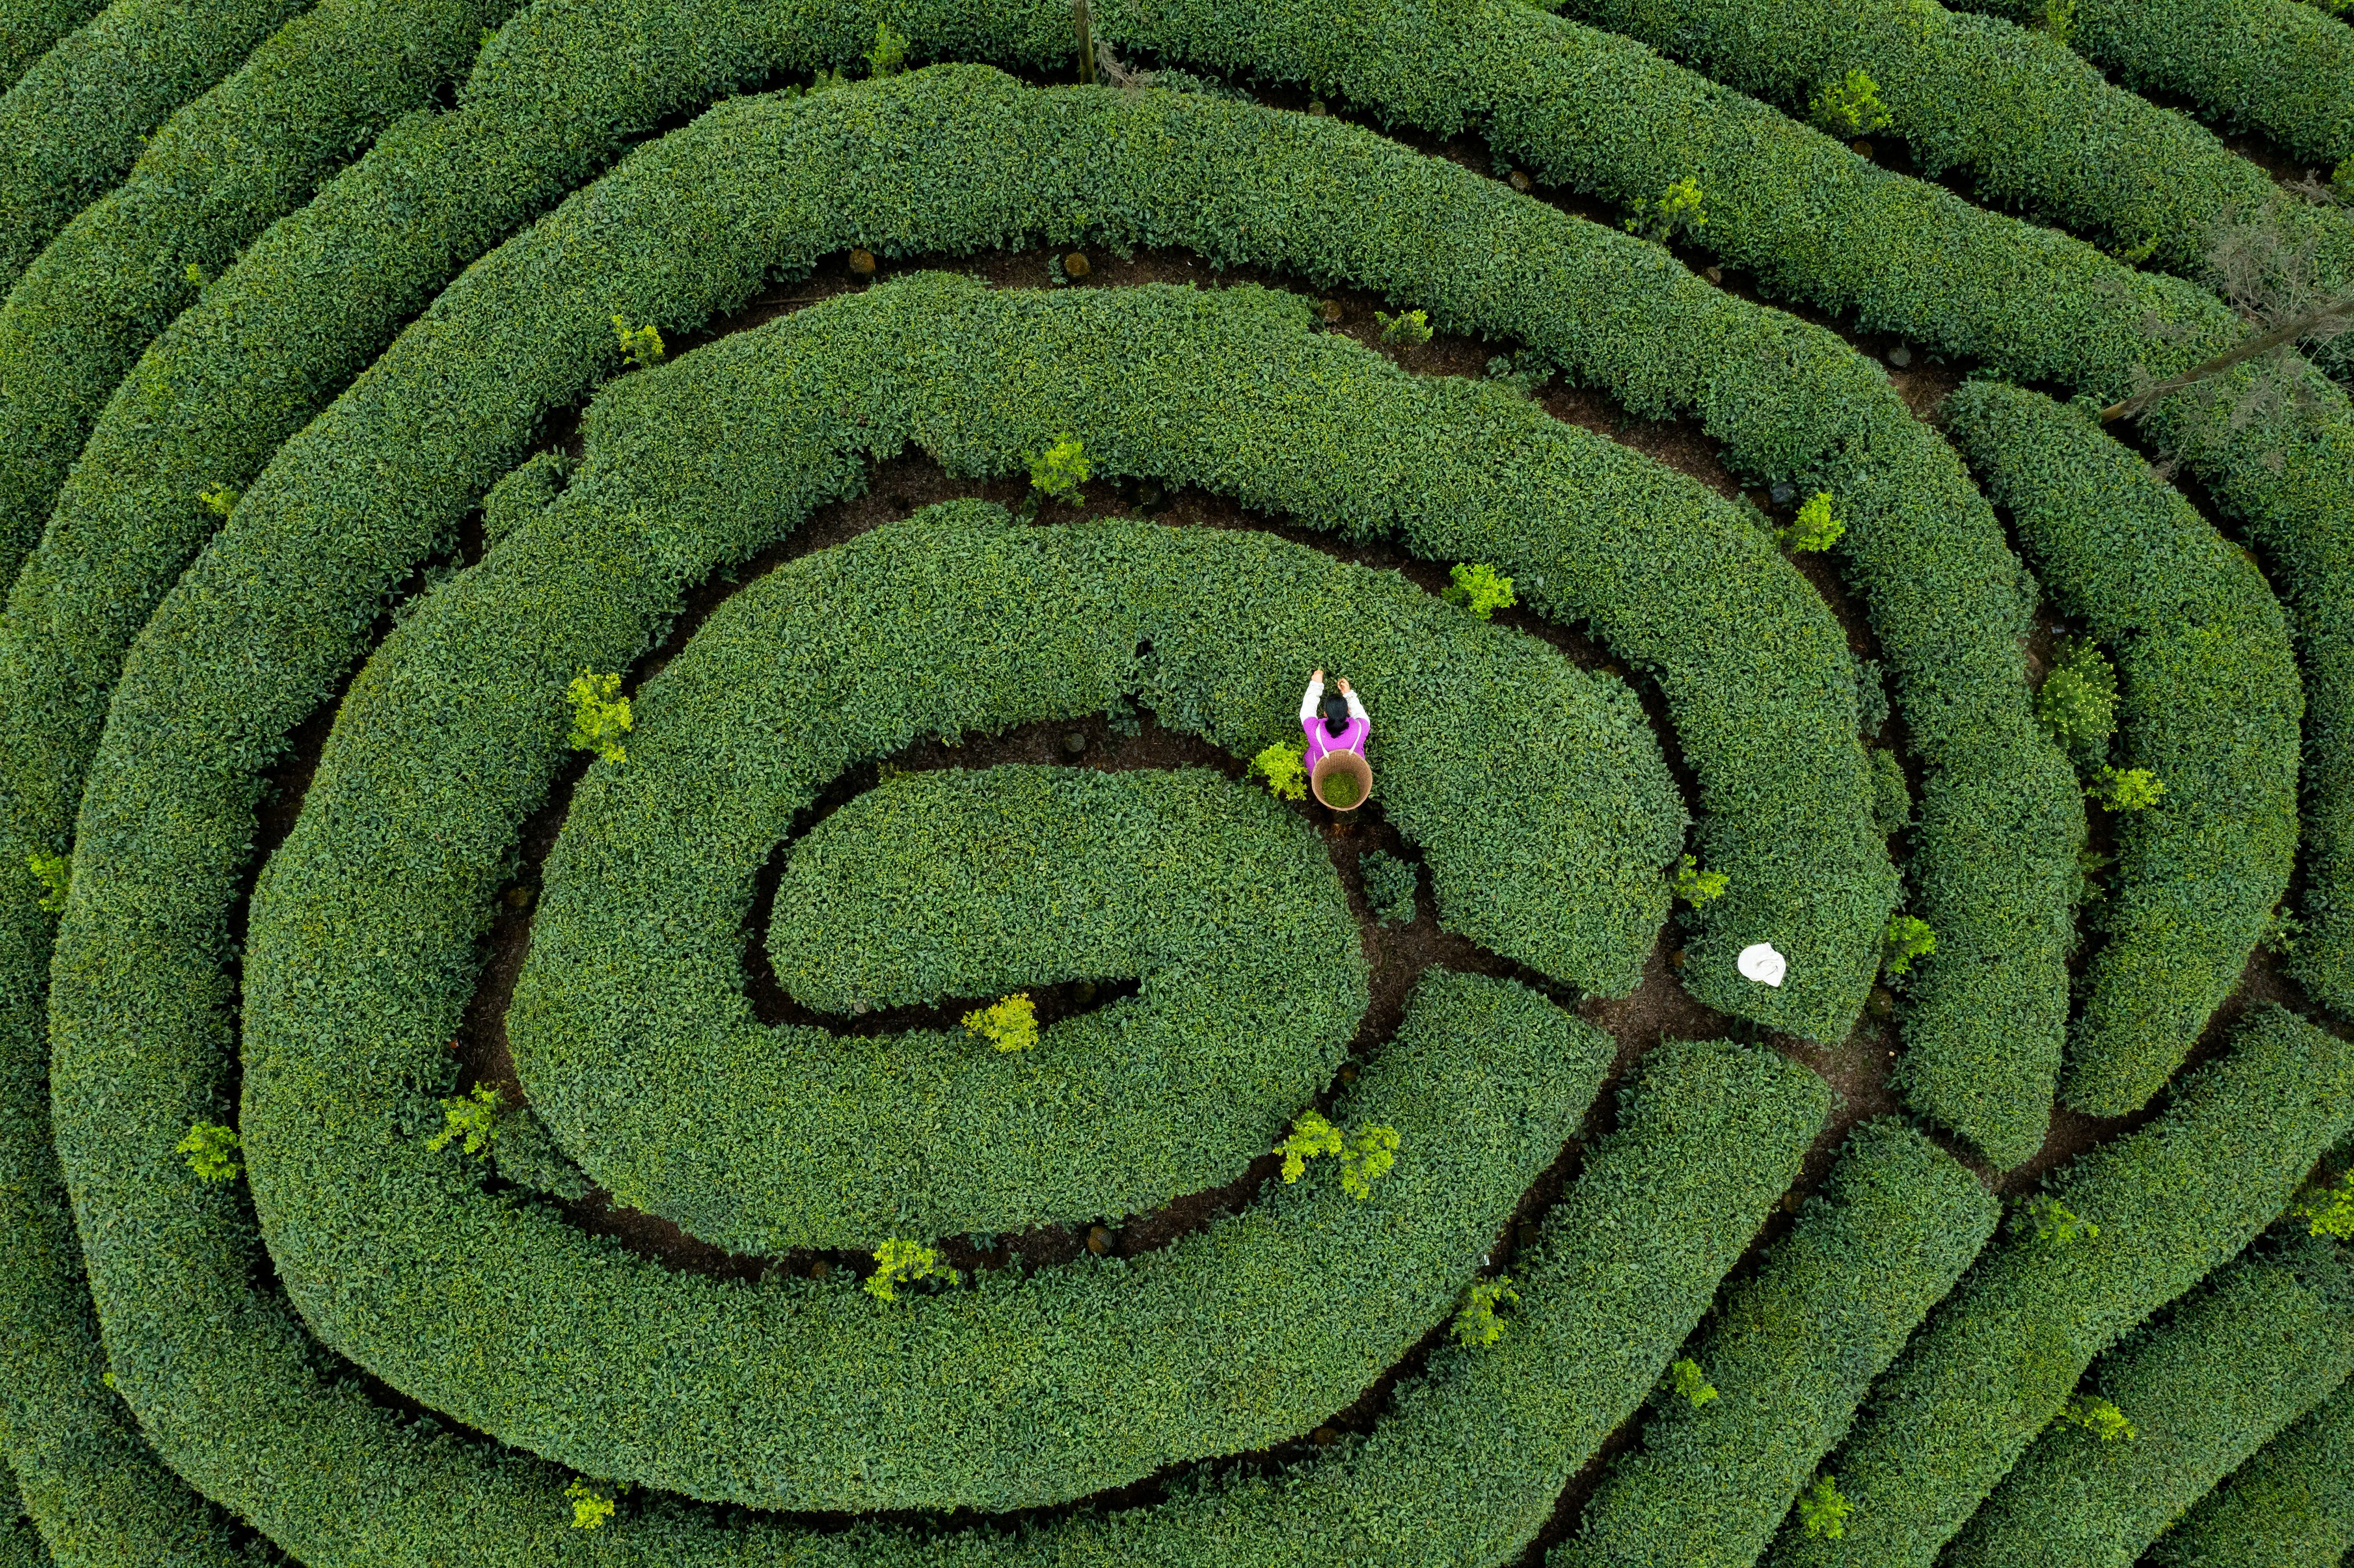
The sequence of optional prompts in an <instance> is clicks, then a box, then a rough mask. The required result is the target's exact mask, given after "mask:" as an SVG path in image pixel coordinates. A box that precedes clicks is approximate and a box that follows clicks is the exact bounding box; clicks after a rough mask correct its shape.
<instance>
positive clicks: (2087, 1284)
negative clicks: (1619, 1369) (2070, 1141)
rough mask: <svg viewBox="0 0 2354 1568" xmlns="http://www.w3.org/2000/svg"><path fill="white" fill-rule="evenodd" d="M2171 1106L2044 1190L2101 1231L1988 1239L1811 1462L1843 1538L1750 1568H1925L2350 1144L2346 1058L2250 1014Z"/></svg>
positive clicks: (2353, 1085)
mask: <svg viewBox="0 0 2354 1568" xmlns="http://www.w3.org/2000/svg"><path fill="white" fill-rule="evenodd" d="M2168 1096H2169V1099H2168V1104H2167V1106H2166V1108H2165V1109H2164V1111H2163V1112H2162V1113H2161V1114H2160V1115H2159V1116H2158V1118H2157V1119H2156V1120H2154V1121H2152V1122H2150V1123H2149V1124H2148V1125H2147V1126H2146V1127H2144V1128H2141V1129H2140V1130H2139V1131H2137V1132H2133V1133H2129V1134H2127V1135H2126V1136H2125V1137H2122V1138H2119V1139H2114V1140H2113V1141H2111V1142H2109V1143H2106V1144H2104V1145H2102V1146H2101V1147H2099V1148H2097V1149H2094V1150H2092V1151H2091V1152H2089V1153H2086V1154H2084V1155H2080V1156H2079V1157H2077V1159H2076V1160H2074V1161H2073V1163H2072V1164H2070V1165H2068V1166H2067V1167H2065V1168H2063V1169H2062V1171H2060V1172H2059V1173H2058V1175H2057V1176H2056V1177H2054V1178H2052V1195H2053V1197H2054V1198H2055V1199H2056V1200H2057V1201H2058V1202H2061V1203H2062V1204H2063V1205H2064V1206H2065V1207H2066V1208H2067V1209H2068V1210H2070V1211H2072V1212H2073V1213H2076V1214H2081V1215H2082V1216H2084V1218H2085V1219H2086V1220H2088V1221H2090V1222H2092V1224H2093V1226H2095V1227H2097V1229H2086V1230H2084V1231H2082V1232H2080V1233H2079V1234H2076V1236H2075V1237H2074V1239H2073V1240H2062V1239H2061V1237H2060V1236H2059V1235H2058V1234H2048V1235H2047V1234H2040V1233H2039V1232H2038V1231H2037V1230H2036V1229H2033V1228H2031V1229H2028V1230H2026V1231H2024V1232H2020V1233H2014V1234H2009V1235H2007V1236H2004V1237H2002V1238H2000V1239H1999V1240H1997V1241H1996V1242H1994V1243H1993V1244H1992V1245H1989V1246H1988V1248H1987V1250H1986V1252H1985V1253H1984V1254H1983V1255H1981V1256H1980V1257H1979V1258H1978V1262H1977V1263H1976V1264H1975V1265H1974V1266H1972V1267H1971V1269H1970V1272H1969V1273H1968V1274H1967V1275H1966V1276H1964V1277H1963V1279H1962V1282H1961V1284H1960V1286H1959V1287H1957V1288H1956V1290H1955V1291H1954V1293H1953V1294H1952V1295H1950V1296H1948V1297H1947V1298H1946V1299H1945V1300H1944V1301H1942V1302H1940V1303H1939V1304H1938V1305H1937V1307H1936V1308H1935V1310H1934V1311H1933V1312H1931V1313H1930V1315H1929V1320H1928V1322H1927V1324H1926V1325H1925V1326H1924V1328H1923V1329H1922V1330H1921V1331H1920V1332H1919V1333H1918V1334H1917V1335H1915V1336H1914V1338H1913V1340H1911V1341H1910V1342H1909V1343H1908V1344H1907V1345H1906V1346H1905V1348H1904V1351H1903V1354H1902V1355H1900V1356H1899V1357H1898V1358H1897V1360H1896V1361H1895V1363H1894V1364H1893V1366H1892V1367H1890V1369H1889V1371H1888V1372H1887V1373H1886V1375H1885V1376H1883V1377H1882V1379H1881V1380H1880V1381H1879V1382H1878V1383H1875V1384H1874V1385H1873V1387H1872V1396H1871V1398H1870V1399H1869V1400H1868V1401H1867V1402H1866V1403H1865V1404H1864V1406H1863V1409H1862V1412H1861V1414H1860V1415H1859V1416H1858V1418H1857V1421H1856V1425H1855V1427H1854V1429H1853V1430H1852V1431H1851V1432H1850V1433H1849V1435H1848V1436H1847V1438H1846V1440H1845V1441H1844V1442H1843V1443H1842V1444H1841V1445H1840V1447H1839V1448H1838V1449H1837V1450H1836V1451H1835V1452H1834V1453H1833V1455H1832V1456H1831V1457H1830V1459H1829V1461H1828V1462H1827V1467H1828V1468H1829V1470H1830V1471H1831V1472H1832V1473H1834V1474H1836V1475H1837V1476H1838V1478H1839V1486H1840V1491H1842V1492H1843V1493H1845V1494H1846V1495H1847V1497H1848V1498H1849V1499H1850V1501H1851V1502H1852V1503H1853V1504H1854V1508H1855V1511H1854V1513H1853V1514H1852V1515H1851V1516H1850V1519H1849V1520H1848V1525H1847V1535H1846V1538H1845V1539H1844V1540H1842V1541H1840V1542H1839V1544H1838V1546H1837V1547H1836V1548H1831V1547H1829V1546H1826V1545H1825V1544H1824V1543H1822V1542H1818V1541H1815V1540H1812V1539H1810V1538H1808V1537H1807V1536H1806V1535H1805V1534H1804V1533H1803V1531H1799V1530H1798V1529H1797V1527H1796V1526H1794V1525H1788V1524H1786V1525H1785V1526H1784V1528H1783V1530H1782V1531H1781V1533H1780V1535H1779V1536H1778V1537H1777V1538H1776V1541H1775V1543H1774V1545H1773V1547H1772V1549H1771V1551H1770V1552H1768V1554H1767V1556H1766V1557H1765V1562H1766V1563H1771V1564H1776V1565H1777V1568H1797V1565H1799V1564H1817V1563H1840V1564H1845V1565H1847V1568H1861V1565H1865V1564H1878V1563H1908V1564H1920V1563H1927V1562H1929V1561H1930V1560H1931V1559H1932V1558H1933V1557H1934V1556H1935V1554H1936V1552H1937V1551H1938V1549H1939V1548H1940V1547H1942V1546H1943V1545H1944V1544H1945V1543H1946V1541H1948V1540H1949V1539H1951V1538H1952V1536H1953V1535H1954V1534H1955V1532H1956V1531H1958V1530H1960V1529H1961V1527H1962V1526H1963V1524H1964V1523H1965V1522H1966V1521H1967V1520H1968V1519H1969V1518H1970V1516H1971V1514H1972V1513H1974V1512H1975V1511H1976V1510H1977V1509H1978V1505H1979V1503H1980V1501H1981V1500H1982V1499H1985V1497H1986V1496H1987V1494H1988V1492H1989V1491H1991V1490H1993V1489H1994V1488H1995V1486H1996V1484H1997V1483H1998V1482H1999V1481H2000V1480H2001V1479H2002V1478H2003V1476H2004V1474H2005V1473H2006V1472H2008V1471H2009V1470H2010V1468H2011V1467H2012V1466H2013V1465H2014V1464H2015V1463H2017V1462H2018V1460H2019V1457H2020V1455H2021V1454H2023V1453H2024V1452H2025V1451H2026V1450H2027V1449H2028V1447H2029V1446H2030V1445H2031V1443H2032V1442H2033V1441H2034V1440H2035V1438H2036V1436H2037V1435H2038V1434H2039V1433H2040V1432H2041V1430H2042V1429H2043V1427H2044V1426H2045V1425H2047V1424H2048V1423H2049V1422H2050V1421H2051V1419H2052V1416H2054V1415H2056V1414H2059V1411H2060V1408H2061V1406H2062V1405H2063V1404H2066V1403H2067V1400H2068V1397H2069V1395H2070V1393H2072V1392H2073V1390H2074V1388H2075V1385H2076V1382H2077V1380H2078V1379H2079V1378H2080V1377H2081V1376H2083V1374H2084V1370H2085V1368H2086V1367H2088V1366H2090V1365H2091V1364H2092V1361H2093V1360H2094V1357H2095V1356H2097V1355H2099V1354H2100V1353H2101V1352H2102V1351H2105V1350H2107V1349H2108V1348H2109V1347H2110V1346H2111V1345H2112V1344H2114V1343H2115V1341H2116V1340H2118V1339H2119V1338H2120V1337H2122V1336H2123V1335H2124V1334H2126V1332H2127V1331H2128V1330H2131V1329H2133V1328H2134V1327H2135V1325H2137V1324H2138V1323H2140V1322H2141V1321H2142V1320H2143V1319H2147V1317H2149V1315H2150V1314H2151V1313H2153V1312H2155V1311H2157V1310H2158V1308H2161V1307H2164V1306H2165V1305H2166V1304H2167V1303H2168V1302H2169V1301H2171V1300H2173V1299H2174V1298H2177V1297H2179V1296H2180V1295H2182V1294H2183V1293H2184V1292H2185V1291H2187V1290H2189V1289H2190V1287H2192V1286H2193V1285H2195V1284H2197V1283H2198V1282H2199V1280H2200V1277H2202V1276H2204V1275H2205V1274H2206V1273H2207V1272H2208V1271H2209V1270H2211V1269H2212V1268H2214V1267H2215V1266H2217V1265H2219V1264H2221V1263H2222V1262H2224V1261H2225V1260H2226V1259H2228V1258H2230V1257H2232V1255H2235V1254H2236V1253H2238V1252H2239V1251H2240V1249H2241V1248H2242V1247H2243V1246H2245V1245H2247V1244H2248V1243H2249V1242H2250V1241H2251V1240H2253V1239H2254V1237H2255V1236H2256V1235H2257V1234H2259V1233H2260V1232H2261V1231H2262V1230H2263V1229H2264V1226H2265V1225H2267V1224H2270V1223H2271V1221H2272V1219H2273V1218H2274V1216H2275V1215H2277V1214H2278V1213H2280V1212H2281V1210H2282V1209H2283V1208H2284V1207H2285V1206H2286V1204H2287V1202H2288V1200H2289V1198H2290V1196H2291V1194H2292V1193H2293V1192H2295V1191H2296V1187H2297V1185H2298V1184H2299V1183H2300V1182H2301V1181H2303V1179H2304V1178H2303V1172H2305V1171H2307V1170H2310V1169H2311V1168H2312V1165H2313V1162H2314V1160H2316V1159H2317V1158H2318V1157H2319V1155H2320V1154H2321V1152H2322V1150H2325V1149H2327V1147H2328V1146H2329V1145H2330V1144H2332V1143H2334V1142H2335V1141H2336V1140H2337V1139H2338V1138H2340V1137H2342V1136H2343V1135H2344V1133H2345V1131H2346V1129H2347V1128H2349V1127H2354V1045H2349V1044H2348V1043H2347V1042H2345V1041H2342V1040H2340V1039H2338V1037H2337V1036H2336V1035H2334V1034H2331V1033H2327V1032H2325V1031H2323V1030H2319V1029H2317V1028H2315V1027H2314V1026H2313V1025H2311V1024H2309V1023H2306V1022H2304V1021H2303V1020H2301V1019H2299V1018H2297V1017H2296V1016H2295V1015H2294V1014H2292V1013H2288V1012H2283V1011H2281V1010H2279V1009H2277V1008H2260V1009H2258V1010H2256V1011H2255V1012H2253V1013H2251V1014H2250V1015H2249V1017H2248V1019H2247V1021H2246V1022H2244V1023H2243V1025H2242V1026H2241V1028H2240V1030H2239V1032H2238V1033H2237V1035H2236V1036H2235V1038H2234V1041H2233V1044H2232V1049H2231V1051H2230V1053H2229V1054H2226V1055H2225V1056H2223V1057H2222V1058H2221V1060H2219V1061H2217V1062H2214V1063H2212V1064H2210V1065H2207V1066H2203V1067H2200V1068H2198V1069H2196V1070H2195V1071H2193V1072H2191V1073H2189V1074H2186V1075H2183V1076H2182V1077H2181V1078H2179V1079H2178V1080H2177V1081H2176V1083H2175V1084H2174V1085H2173V1086H2171V1088H2170V1089H2169V1090H2168ZM2128 1414H2130V1413H2128Z"/></svg>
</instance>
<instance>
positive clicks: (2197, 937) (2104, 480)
mask: <svg viewBox="0 0 2354 1568" xmlns="http://www.w3.org/2000/svg"><path fill="white" fill-rule="evenodd" d="M1942 413H1943V416H1944V418H1946V423H1947V429H1949V430H1950V431H1951V432H1952V434H1953V436H1954V439H1955V440H1956V443H1957V444H1958V445H1959V447H1960V449H1961V450H1962V453H1963V455H1964V457H1965V458H1966V459H1967V461H1968V462H1969V464H1970V466H1971V467H1972V469H1973V470H1974V471H1976V472H1977V474H1978V482H1979V483H1981V484H1982V485H1984V486H1985V488H1986V492H1987V494H1988V497H1989V498H1990V499H1992V500H1993V501H1994V502H1995V503H1997V504H1998V505H2000V506H2003V507H2006V508H2008V509H2009V513H2010V515H2011V520H2012V525H2013V527H2014V528H2015V530H2016V531H2017V534H2018V537H2019V541H2020V548H2022V549H2023V550H2024V551H2025V552H2026V554H2027V557H2028V559H2029V560H2030V561H2031V562H2032V563H2033V564H2034V565H2035V567H2036V569H2037V571H2038V573H2039V574H2040V576H2041V578H2042V582H2043V587H2044V590H2045V591H2046V592H2047V593H2049V594H2050V595H2051V596H2052V602H2053V603H2054V604H2055V605H2056V606H2057V608H2058V609H2060V611H2061V613H2062V614H2063V615H2066V616H2068V617H2069V618H2071V620H2074V621H2077V622H2080V623H2081V624H2082V625H2083V626H2084V627H2085V628H2086V629H2088V630H2090V632H2091V634H2092V636H2093V637H2094V638H2095V639H2096V640H2098V641H2100V642H2101V643H2102V644H2103V645H2105V647H2107V648H2110V649H2112V650H2114V651H2115V659H2116V668H2117V673H2118V676H2119V678H2120V679H2119V684H2120V700H2119V703H2118V708H2117V716H2118V749H2119V751H2120V752H2121V753H2122V757H2123V761H2124V762H2125V763H2126V765H2129V766H2133V767H2140V768H2149V769H2151V770H2152V771H2154V772H2155V773H2156V774H2157V775H2158V779H2159V781H2160V783H2161V784H2163V786H2164V787H2165V790H2166V793H2165V795H2164V796H2163V797H2162V798H2161V799H2160V800H2159V801H2158V805H2157V807H2156V808H2155V809H2152V810H2140V811H2134V812H2131V813H2128V814H2126V815H2124V816H2123V817H2121V818H2120V819H2119V821H2118V823H2117V842H2118V851H2117V856H2118V870H2119V873H2120V875H2119V878H2118V885H2117V889H2116V892H2115V895H2114V896H2112V897H2110V898H2109V899H2107V900H2106V902H2105V905H2104V906H2103V908H2102V910H2101V912H2100V914H2099V917H2098V927H2099V928H2100V929H2101V930H2102V931H2103V932H2104V933H2105V941H2104V942H2103V943H2102V945H2101V947H2100V948H2099V949H2098V950H2097V951H2096V952H2095V953H2094V956H2093V961H2092V967H2091V969H2090V972H2089V974H2088V976H2087V981H2088V985H2087V991H2086V994H2085V997H2084V1006H2083V1010H2082V1012H2080V1013H2079V1014H2078V1015H2077V1019H2076V1024H2075V1030H2074V1037H2073V1041H2072V1042H2071V1054H2070V1061H2069V1065H2068V1072H2067V1074H2066V1075H2065V1077H2064V1078H2063V1080H2062V1095H2063V1097H2065V1098H2066V1099H2067V1101H2068V1103H2069V1104H2070V1105H2072V1106H2074V1107H2076V1108H2077V1109H2079V1110H2083V1111H2086V1112H2089V1113H2090V1114H2092V1115H2094V1116H2117V1115H2121V1114H2123V1113H2124V1112H2126V1111H2129V1110H2131V1109H2133V1108H2134V1107H2137V1106H2139V1105H2141V1104H2143V1103H2144V1102H2146V1101H2147V1099H2148V1098H2149V1097H2150V1096H2151V1095H2153V1094H2155V1093H2156V1092H2157V1091H2158V1087H2159V1086H2161V1085H2163V1084H2164V1083H2165V1082H2166V1080H2167V1079H2168V1077H2170V1076H2172V1075H2173V1073H2174V1070H2175V1069H2176V1068H2177V1067H2179V1066H2180V1065H2182V1059H2183V1057H2184V1056H2185V1055H2187V1054H2189V1053H2190V1047H2191V1046H2192V1044H2195V1043H2196V1042H2197V1040H2198V1038H2199V1035H2200V1031H2201V1030H2203V1029H2205V1028H2206V1026H2207V1020H2208V1019H2209V1018H2210V1017H2211V1016H2212V1015H2213V1013H2214V1012H2215V1009H2216V1007H2217V1006H2218V1005H2220V1004H2221V1002H2222V1001H2223V999H2224V998H2225V997H2227V996H2229V995H2231V993H2232V990H2233V988H2235V987H2236V986H2237V985H2238V984H2239V983H2240V976H2241V972H2242V971H2243V969H2246V967H2247V962H2248V955H2249V954H2250V953H2251V952H2253V950H2254V948H2255V946H2256V942H2257V940H2258V938H2261V937H2262V936H2263V935H2264V927H2265V923H2266V922H2267V921H2268V920H2269V919H2270V918H2271V916H2272V913H2273V906H2274V905H2275V904H2277V903H2278V902H2279V901H2280V896H2281V894H2282V893H2283V892H2284V891H2285V889H2286V888H2287V886H2288V880H2289V873H2290V871H2291V870H2292V869H2293V867H2294V865H2295V863H2296V828H2297V824H2296V772H2297V768H2296V758H2297V724H2298V720H2299V719H2300V718H2302V717H2303V715H2304V707H2305V704H2304V699H2303V696H2302V694H2301V692H2300V689H2299V687H2298V683H2297V673H2296V661H2295V660H2294V658H2293V657H2292V656H2291V654H2290V652H2289V638H2288V629H2287V627H2286V626H2285V625H2284V624H2283V621H2282V617H2281V608H2280V603H2279V601H2278V600H2276V599H2274V598H2273V596H2272V593H2271V591H2270V590H2269V589H2268V588H2266V587H2265V586H2264V577H2263V574H2261V573H2260V572H2258V571H2257V570H2256V567H2255V565H2254V563H2253V562H2252V561H2251V560H2250V559H2249V558H2248V557H2247V556H2246V554H2245V552H2243V551H2242V550H2240V549H2238V548H2237V547H2235V546H2232V545H2231V544H2229V543H2228V542H2226V541H2225V540H2224V539H2223V538H2222V537H2221V535H2218V534H2217V533H2216V532H2215V529H2214V526H2213V525H2212V524H2210V523H2208V522H2207V520H2206V519H2205V518H2203V517H2201V516H2200V515H2199V514H2198V513H2197V512H2196V511H2194V510H2192V508H2191V506H2190V503H2189V502H2187V501H2185V500H2183V498H2182V496H2181V495H2180V493H2178V492H2177V491H2175V490H2174V488H2173V487H2172V486H2170V485H2168V484H2167V483H2166V482H2163V481H2161V480H2159V479H2158V478H2157V477H2156V476H2155V475H2153V474H2152V473H2151V472H2150V471H2149V465H2148V464H2147V462H2146V461H2143V459H2142V458H2141V457H2140V456H2139V455H2138V454H2137V453H2135V452H2132V451H2128V450H2126V448H2124V447H2122V446H2119V445H2118V444H2117V443H2116V442H2115V441H2113V440H2109V439H2108V438H2107V437H2106V436H2105V435H2103V434H2102V433H2101V430H2100V429H2099V427H2098V426H2097V425H2096V424H2094V422H2093V420H2092V419H2091V418H2089V417H2088V416H2086V415H2084V414H2083V413H2081V412H2079V411H2075V410H2071V409H2067V408H2062V407H2061V406H2060V405H2058V404H2056V403H2053V402H2052V400H2051V399H2049V398H2047V397H2041V396H2038V395H2037V394H2035V393H2031V392H2024V391H2021V390H2020V389H2019V388H2017V387H2006V386H2003V385H2000V384H1999V383H1995V382H1974V383H1972V384H1970V385H1968V386H1966V387H1962V388H1961V389H1960V390H1959V391H1958V392H1956V394H1955V395H1954V396H1953V397H1951V398H1949V399H1947V400H1946V406H1945V408H1944V409H1943V410H1942Z"/></svg>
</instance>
